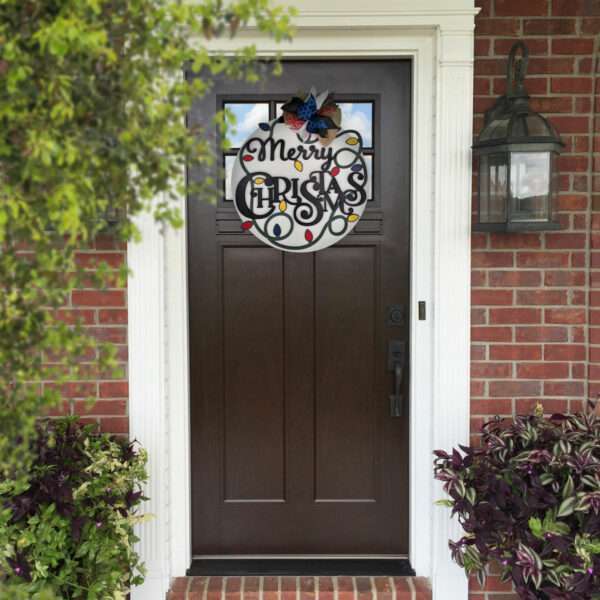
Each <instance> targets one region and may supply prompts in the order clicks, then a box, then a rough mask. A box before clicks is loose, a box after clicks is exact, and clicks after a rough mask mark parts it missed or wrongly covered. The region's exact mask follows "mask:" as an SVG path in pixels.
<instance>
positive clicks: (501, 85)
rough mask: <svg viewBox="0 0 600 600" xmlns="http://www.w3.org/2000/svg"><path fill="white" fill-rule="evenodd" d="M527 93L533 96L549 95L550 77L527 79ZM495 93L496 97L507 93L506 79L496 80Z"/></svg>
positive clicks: (498, 78) (499, 78) (494, 84)
mask: <svg viewBox="0 0 600 600" xmlns="http://www.w3.org/2000/svg"><path fill="white" fill-rule="evenodd" d="M526 86H527V91H528V92H529V93H530V94H532V95H534V94H535V95H544V94H547V93H548V77H527V83H526ZM493 92H494V94H496V95H501V94H505V93H506V77H504V78H501V77H497V78H495V79H494V83H493Z"/></svg>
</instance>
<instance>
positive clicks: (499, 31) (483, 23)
mask: <svg viewBox="0 0 600 600" xmlns="http://www.w3.org/2000/svg"><path fill="white" fill-rule="evenodd" d="M520 31H521V21H520V19H479V20H478V21H477V22H476V24H475V35H476V36H481V35H517V34H519V33H520Z"/></svg>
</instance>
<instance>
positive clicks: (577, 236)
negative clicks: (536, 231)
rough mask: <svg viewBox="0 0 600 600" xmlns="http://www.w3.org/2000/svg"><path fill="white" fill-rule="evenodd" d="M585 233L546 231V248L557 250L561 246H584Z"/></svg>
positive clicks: (561, 247)
mask: <svg viewBox="0 0 600 600" xmlns="http://www.w3.org/2000/svg"><path fill="white" fill-rule="evenodd" d="M585 244H586V234H585V233H547V234H546V248H548V249H549V250H559V249H563V248H565V249H566V248H573V249H578V248H585Z"/></svg>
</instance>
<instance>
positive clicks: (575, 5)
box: [552, 0, 588, 17]
mask: <svg viewBox="0 0 600 600" xmlns="http://www.w3.org/2000/svg"><path fill="white" fill-rule="evenodd" d="M587 4H588V0H552V16H557V17H570V16H572V17H583V16H586V10H585V7H586V5H587Z"/></svg>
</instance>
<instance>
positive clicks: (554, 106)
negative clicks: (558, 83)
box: [531, 96, 573, 113]
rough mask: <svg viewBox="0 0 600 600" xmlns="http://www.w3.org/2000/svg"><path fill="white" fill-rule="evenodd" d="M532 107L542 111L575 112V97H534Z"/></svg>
mask: <svg viewBox="0 0 600 600" xmlns="http://www.w3.org/2000/svg"><path fill="white" fill-rule="evenodd" d="M531 108H532V109H533V110H536V111H537V112H541V113H570V112H573V99H572V97H570V96H553V97H552V98H532V99H531Z"/></svg>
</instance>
